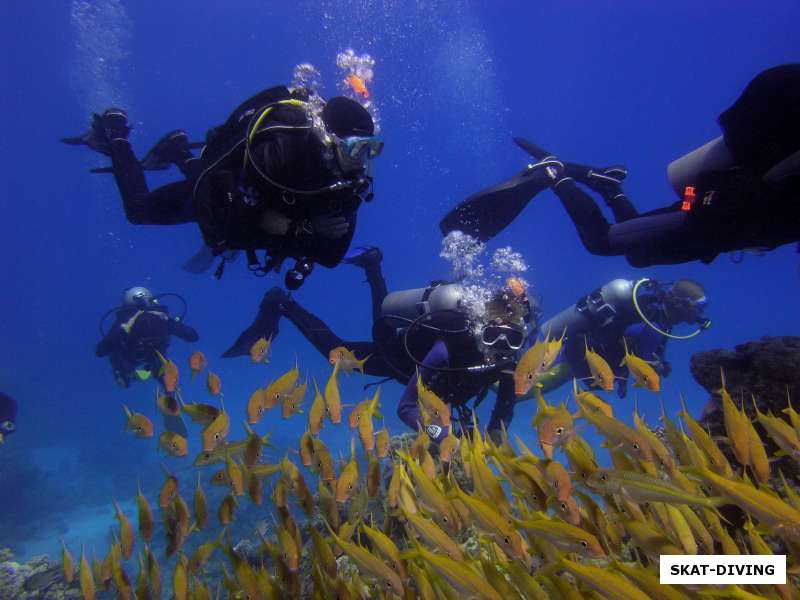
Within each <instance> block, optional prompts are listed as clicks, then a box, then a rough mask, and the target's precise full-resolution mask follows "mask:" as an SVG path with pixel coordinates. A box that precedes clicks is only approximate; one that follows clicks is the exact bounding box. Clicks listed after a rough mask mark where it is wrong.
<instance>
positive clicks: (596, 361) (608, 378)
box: [583, 336, 614, 392]
mask: <svg viewBox="0 0 800 600" xmlns="http://www.w3.org/2000/svg"><path fill="white" fill-rule="evenodd" d="M583 344H584V346H585V347H586V351H585V353H584V357H585V358H586V364H587V365H589V372H590V373H591V374H592V383H591V385H592V386H594V387H599V388H600V389H601V390H603V391H605V392H611V391H613V390H614V371H612V370H611V367H610V366H609V364H608V363H607V362H606V360H605V359H604V358H603V357H602V356H600V355H599V354H598V353H597V352H595V351H594V350H590V349H589V342H588V340H587V339H586V336H584V337H583Z"/></svg>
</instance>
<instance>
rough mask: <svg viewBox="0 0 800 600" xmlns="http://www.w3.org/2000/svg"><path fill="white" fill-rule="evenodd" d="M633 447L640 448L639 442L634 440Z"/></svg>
mask: <svg viewBox="0 0 800 600" xmlns="http://www.w3.org/2000/svg"><path fill="white" fill-rule="evenodd" d="M633 449H634V450H638V449H639V444H638V443H637V442H633Z"/></svg>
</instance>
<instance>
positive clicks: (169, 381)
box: [155, 350, 180, 394]
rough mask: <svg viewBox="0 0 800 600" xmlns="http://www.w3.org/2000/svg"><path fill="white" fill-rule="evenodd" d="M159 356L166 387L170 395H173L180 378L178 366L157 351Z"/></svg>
mask: <svg viewBox="0 0 800 600" xmlns="http://www.w3.org/2000/svg"><path fill="white" fill-rule="evenodd" d="M155 352H156V354H157V355H158V358H159V360H160V361H161V367H162V370H163V374H162V376H163V379H164V387H165V388H166V390H167V392H168V393H170V394H171V393H172V392H174V391H175V389H176V388H177V387H178V379H179V378H180V373H179V372H178V365H176V364H175V363H174V362H172V361H171V360H167V359H166V358H164V355H163V354H161V352H159V351H158V350H156V351H155Z"/></svg>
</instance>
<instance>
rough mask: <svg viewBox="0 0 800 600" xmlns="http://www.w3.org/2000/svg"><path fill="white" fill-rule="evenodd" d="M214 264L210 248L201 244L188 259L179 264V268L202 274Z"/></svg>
mask: <svg viewBox="0 0 800 600" xmlns="http://www.w3.org/2000/svg"><path fill="white" fill-rule="evenodd" d="M213 264H214V255H213V254H212V253H211V249H210V248H209V247H208V246H206V245H205V244H203V245H202V246H200V248H199V249H198V250H197V252H195V253H194V254H193V255H192V256H191V257H190V258H189V259H187V260H186V262H184V263H183V264H182V265H181V269H182V270H184V271H186V272H187V273H194V274H195V275H202V274H203V273H205V272H206V271H208V270H209V269H210V268H211V266H212V265H213Z"/></svg>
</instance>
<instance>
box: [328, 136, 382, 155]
mask: <svg viewBox="0 0 800 600" xmlns="http://www.w3.org/2000/svg"><path fill="white" fill-rule="evenodd" d="M339 147H340V148H341V150H342V153H344V154H345V155H346V156H347V157H349V158H352V159H357V160H364V159H365V158H376V157H378V156H379V155H380V153H381V152H383V140H381V139H378V138H376V137H372V136H370V137H366V136H358V135H351V136H348V137H346V138H341V139H339Z"/></svg>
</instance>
